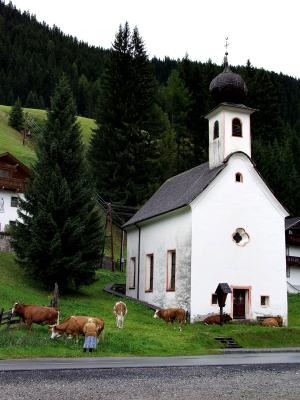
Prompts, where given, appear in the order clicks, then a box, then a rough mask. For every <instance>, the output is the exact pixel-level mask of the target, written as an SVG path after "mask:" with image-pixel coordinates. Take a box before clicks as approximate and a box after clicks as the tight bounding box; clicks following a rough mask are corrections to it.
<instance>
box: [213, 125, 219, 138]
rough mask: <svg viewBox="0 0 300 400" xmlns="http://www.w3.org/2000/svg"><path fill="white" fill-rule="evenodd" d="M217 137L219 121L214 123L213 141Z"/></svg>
mask: <svg viewBox="0 0 300 400" xmlns="http://www.w3.org/2000/svg"><path fill="white" fill-rule="evenodd" d="M218 137H219V121H215V123H214V140H215V139H218Z"/></svg>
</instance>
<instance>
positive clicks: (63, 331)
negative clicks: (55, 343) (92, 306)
mask: <svg viewBox="0 0 300 400" xmlns="http://www.w3.org/2000/svg"><path fill="white" fill-rule="evenodd" d="M89 319H92V320H93V321H94V322H95V324H96V326H97V337H98V338H99V337H100V334H101V333H102V332H103V330H104V321H103V320H102V319H100V318H97V317H89V316H83V315H78V316H74V315H72V316H71V317H68V318H67V319H65V320H64V321H63V322H62V323H61V324H55V325H52V326H49V328H50V330H51V336H50V339H55V338H58V337H60V336H64V335H67V336H68V338H75V339H76V340H78V338H79V336H80V335H84V330H83V328H84V326H85V324H86V323H87V322H88V320H89Z"/></svg>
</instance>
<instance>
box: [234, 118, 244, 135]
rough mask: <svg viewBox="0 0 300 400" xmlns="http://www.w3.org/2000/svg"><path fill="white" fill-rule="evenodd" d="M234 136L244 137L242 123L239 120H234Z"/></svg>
mask: <svg viewBox="0 0 300 400" xmlns="http://www.w3.org/2000/svg"><path fill="white" fill-rule="evenodd" d="M232 136H237V137H242V136H243V135H242V123H241V120H240V119H238V118H233V120H232Z"/></svg>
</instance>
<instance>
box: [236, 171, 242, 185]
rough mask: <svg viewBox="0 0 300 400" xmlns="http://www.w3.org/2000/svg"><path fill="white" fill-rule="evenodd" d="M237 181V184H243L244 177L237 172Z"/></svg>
mask: <svg viewBox="0 0 300 400" xmlns="http://www.w3.org/2000/svg"><path fill="white" fill-rule="evenodd" d="M235 181H236V182H240V183H243V175H242V174H241V173H240V172H237V173H236V174H235Z"/></svg>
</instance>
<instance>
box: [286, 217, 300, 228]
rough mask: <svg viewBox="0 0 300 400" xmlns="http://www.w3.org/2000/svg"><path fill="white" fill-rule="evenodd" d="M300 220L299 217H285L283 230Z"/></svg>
mask: <svg viewBox="0 0 300 400" xmlns="http://www.w3.org/2000/svg"><path fill="white" fill-rule="evenodd" d="M299 222H300V217H293V218H286V219H285V230H287V229H290V228H292V227H293V226H295V225H297V224H298V223H299Z"/></svg>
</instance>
